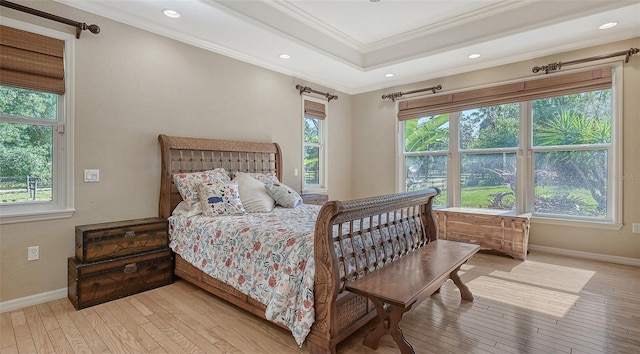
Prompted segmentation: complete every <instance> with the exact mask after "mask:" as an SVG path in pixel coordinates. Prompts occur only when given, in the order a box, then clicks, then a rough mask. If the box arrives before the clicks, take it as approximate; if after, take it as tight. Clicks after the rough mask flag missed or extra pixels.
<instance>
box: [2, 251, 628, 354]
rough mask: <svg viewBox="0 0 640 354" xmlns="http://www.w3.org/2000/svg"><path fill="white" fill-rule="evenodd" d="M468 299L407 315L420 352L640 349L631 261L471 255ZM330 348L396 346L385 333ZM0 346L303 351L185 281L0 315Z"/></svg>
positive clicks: (455, 297) (430, 304) (451, 289)
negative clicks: (93, 301) (91, 302)
mask: <svg viewBox="0 0 640 354" xmlns="http://www.w3.org/2000/svg"><path fill="white" fill-rule="evenodd" d="M463 272H464V274H462V279H463V280H464V281H465V282H466V284H467V285H468V286H469V288H470V289H471V291H472V292H473V293H474V295H475V298H476V299H475V301H474V302H473V303H469V302H462V303H461V301H460V300H459V293H458V290H457V288H456V287H455V286H454V285H453V283H452V282H450V281H449V282H447V283H446V284H445V286H444V287H443V289H442V291H441V293H440V294H438V295H435V296H433V297H432V298H431V299H430V300H426V301H424V302H423V303H422V304H420V305H419V306H418V307H416V308H415V309H413V310H412V311H411V312H409V313H407V314H406V315H405V317H404V319H403V322H402V329H403V331H404V333H405V336H406V337H407V339H408V340H409V341H410V342H411V343H412V345H413V347H414V348H415V350H416V352H417V353H420V354H422V353H438V354H439V353H594V354H596V353H597V354H601V353H616V354H618V353H629V354H638V353H640V268H636V267H631V266H623V265H615V264H609V263H601V262H594V261H587V260H581V259H575V258H568V257H560V256H555V255H547V254H542V253H532V254H530V255H529V257H528V259H527V261H524V262H521V261H516V260H513V259H511V258H509V257H504V256H499V255H492V254H484V253H479V254H477V255H476V256H474V257H473V258H472V259H471V261H470V262H469V263H468V264H466V265H464V266H463ZM374 324H375V320H373V321H372V322H371V323H369V324H368V326H366V327H365V328H363V329H361V330H360V331H358V332H356V333H355V334H354V335H352V336H351V337H350V338H348V339H347V340H346V341H345V342H343V343H342V344H340V345H339V346H338V353H379V354H390V353H398V352H399V351H398V349H397V347H396V345H395V343H394V342H393V341H392V339H391V337H389V336H388V335H387V336H385V337H383V339H382V341H381V343H380V347H379V348H378V350H377V351H373V350H370V349H368V348H366V347H364V346H362V345H361V342H362V338H363V337H364V335H365V333H366V332H367V330H369V329H371V328H373V326H374ZM0 353H3V354H4V353H269V354H271V353H277V354H280V353H306V346H303V347H302V348H298V347H297V345H296V344H295V341H294V340H293V337H292V336H291V335H290V334H289V333H288V332H287V331H285V330H283V329H281V328H279V327H277V326H274V325H272V324H271V323H269V322H267V321H264V320H261V319H258V318H256V317H255V316H253V315H250V314H248V313H247V312H245V311H243V310H241V309H238V308H236V307H234V306H232V305H229V304H228V303H226V302H224V301H221V300H219V299H218V298H216V297H213V296H211V295H208V294H206V293H204V292H202V291H200V290H198V289H196V288H194V287H192V286H191V285H189V284H188V283H186V282H184V281H178V282H176V283H174V284H171V285H168V286H165V287H162V288H158V289H154V290H151V291H147V292H144V293H141V294H137V295H133V296H129V297H126V298H123V299H119V300H115V301H111V302H108V303H105V304H102V305H97V306H93V307H90V308H87V309H84V310H81V311H75V310H74V309H73V307H72V305H71V303H70V302H69V301H68V300H67V299H61V300H56V301H52V302H49V303H45V304H41V305H37V306H31V307H27V308H23V309H19V310H15V311H11V312H6V313H2V314H1V322H0Z"/></svg>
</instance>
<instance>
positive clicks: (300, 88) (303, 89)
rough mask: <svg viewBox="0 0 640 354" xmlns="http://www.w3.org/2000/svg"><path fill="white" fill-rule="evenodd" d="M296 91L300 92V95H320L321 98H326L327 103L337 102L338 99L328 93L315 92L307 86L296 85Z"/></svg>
mask: <svg viewBox="0 0 640 354" xmlns="http://www.w3.org/2000/svg"><path fill="white" fill-rule="evenodd" d="M296 89H297V90H298V91H300V94H301V95H302V94H303V93H315V94H318V95H322V96H324V97H326V98H327V101H331V100H337V99H338V96H336V95H332V94H330V93H328V92H320V91H316V90H314V89H312V88H311V87H309V86H302V85H296Z"/></svg>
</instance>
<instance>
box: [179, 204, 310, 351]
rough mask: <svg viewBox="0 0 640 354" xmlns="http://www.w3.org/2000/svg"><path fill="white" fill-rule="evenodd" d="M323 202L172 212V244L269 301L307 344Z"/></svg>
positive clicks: (270, 310) (273, 316) (273, 312)
mask: <svg viewBox="0 0 640 354" xmlns="http://www.w3.org/2000/svg"><path fill="white" fill-rule="evenodd" d="M319 210H320V207H319V206H317V205H308V204H302V205H299V206H298V207H296V208H293V209H287V208H281V207H276V208H275V209H274V210H273V211H272V212H270V213H248V214H244V215H241V216H215V217H208V216H204V215H196V216H192V217H188V218H187V217H184V216H177V215H174V216H171V217H170V218H169V234H170V236H169V238H170V244H169V246H170V247H171V249H172V250H173V251H174V252H175V253H177V254H179V255H180V256H181V257H182V258H184V260H186V261H187V262H189V263H191V264H193V265H194V266H196V267H197V268H199V269H201V270H203V271H204V272H205V273H207V274H209V275H210V276H212V277H214V278H216V279H219V280H221V281H224V282H226V283H227V284H229V285H231V286H233V287H234V288H236V289H238V290H239V291H241V292H243V293H244V294H247V295H249V296H251V297H253V298H254V299H256V300H258V301H260V302H261V303H263V304H265V305H266V307H267V308H266V313H265V316H266V318H267V319H269V320H271V321H273V322H276V323H280V324H284V325H286V326H287V327H288V328H289V329H290V330H291V333H292V334H293V336H294V338H295V340H296V342H297V343H298V345H302V343H303V342H304V339H305V338H306V336H307V334H308V333H309V331H310V329H311V325H312V324H313V321H314V318H315V312H314V299H313V284H314V274H315V267H314V258H313V257H314V255H313V241H314V239H313V237H314V228H315V222H316V219H317V216H318V211H319Z"/></svg>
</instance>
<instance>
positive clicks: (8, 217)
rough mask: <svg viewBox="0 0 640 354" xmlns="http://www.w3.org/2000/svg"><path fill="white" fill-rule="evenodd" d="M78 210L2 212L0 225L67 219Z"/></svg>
mask: <svg viewBox="0 0 640 354" xmlns="http://www.w3.org/2000/svg"><path fill="white" fill-rule="evenodd" d="M75 212H76V210H75V209H62V210H52V211H42V212H34V213H20V214H4V213H3V214H2V215H0V225H3V224H15V223H21V222H32V221H44V220H54V219H66V218H70V217H72V216H73V214H74V213H75Z"/></svg>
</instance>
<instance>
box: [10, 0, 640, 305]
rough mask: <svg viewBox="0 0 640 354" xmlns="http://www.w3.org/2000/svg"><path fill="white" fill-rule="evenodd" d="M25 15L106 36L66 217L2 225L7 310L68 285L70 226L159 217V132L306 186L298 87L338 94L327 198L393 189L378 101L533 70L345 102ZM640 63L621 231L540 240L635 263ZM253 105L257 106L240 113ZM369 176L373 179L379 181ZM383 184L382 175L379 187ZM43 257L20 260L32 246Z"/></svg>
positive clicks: (115, 26)
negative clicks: (276, 163) (91, 174)
mask: <svg viewBox="0 0 640 354" xmlns="http://www.w3.org/2000/svg"><path fill="white" fill-rule="evenodd" d="M20 3H21V4H24V5H26V6H29V7H33V8H36V9H39V10H44V11H48V12H53V13H56V14H58V15H61V16H68V17H70V18H73V19H79V20H82V21H84V22H87V23H96V24H98V25H100V27H101V29H102V32H101V33H100V34H99V35H93V34H90V33H84V34H83V35H82V38H81V39H80V40H78V41H77V42H76V58H75V59H76V72H75V74H76V78H75V88H76V95H75V176H74V177H75V180H76V183H75V193H76V198H75V202H76V205H75V206H76V209H77V212H76V213H75V215H74V216H73V217H72V218H69V219H62V220H55V221H42V222H30V223H16V224H9V225H0V302H4V301H8V300H12V299H17V298H21V297H25V296H29V295H36V294H40V293H43V292H47V291H52V290H57V289H61V288H65V287H66V285H67V263H66V260H67V257H70V256H72V255H73V254H74V227H75V226H76V225H83V224H88V223H95V222H108V221H116V220H126V219H133V218H138V217H147V216H155V215H157V204H158V189H159V172H160V156H159V147H158V142H157V136H158V134H159V133H167V134H173V135H185V136H202V137H215V138H223V139H244V140H258V141H276V142H278V143H280V145H281V147H282V151H283V155H284V166H285V170H284V177H283V182H284V183H286V184H288V185H290V186H292V187H294V188H295V189H298V190H299V188H300V180H299V178H296V177H294V176H293V169H294V168H298V169H301V168H302V166H301V158H302V157H301V150H302V147H301V137H300V132H301V129H302V127H301V118H300V117H301V101H300V96H299V95H298V92H297V90H295V84H296V83H301V84H309V85H311V86H313V87H314V88H315V89H318V90H322V91H325V90H327V91H330V92H332V93H335V94H338V95H339V96H340V98H339V100H337V101H331V103H330V104H329V114H330V117H329V146H328V152H329V175H330V176H329V188H330V198H331V199H347V198H352V197H363V196H370V195H376V194H386V193H393V192H395V178H396V177H395V172H394V171H395V168H394V166H395V158H396V157H395V156H396V152H395V145H394V144H395V129H396V122H395V118H394V116H395V107H394V105H393V104H392V103H389V102H387V101H382V100H381V99H380V95H381V94H382V93H387V92H391V91H397V90H406V89H411V88H421V87H425V86H431V85H432V84H434V83H440V84H442V85H443V86H444V87H445V90H452V89H456V88H463V87H470V86H474V85H481V84H486V83H490V82H497V81H502V80H508V79H511V78H514V77H522V76H526V75H528V74H527V73H528V72H529V71H530V69H531V66H533V65H540V64H541V63H547V62H551V61H556V60H558V59H557V58H556V57H554V58H542V59H537V60H534V61H530V62H525V63H517V64H513V65H507V66H504V67H500V68H496V69H490V70H483V71H479V72H475V73H470V74H465V75H458V76H452V77H448V78H443V79H440V80H432V81H429V82H422V83H418V84H415V85H411V86H410V87H409V86H405V87H398V88H390V89H388V90H381V91H379V92H371V93H366V94H361V95H355V96H349V95H346V94H344V93H341V92H336V91H334V90H332V89H330V88H325V87H322V86H319V85H315V84H313V83H307V82H304V81H302V80H297V79H295V78H293V77H290V76H286V75H282V74H278V73H275V72H272V71H269V70H265V69H262V68H258V67H256V66H252V65H249V64H245V63H242V62H240V61H236V60H233V59H230V58H227V57H224V56H221V55H217V54H214V53H210V52H207V51H204V50H201V49H198V48H195V47H191V46H189V45H185V44H182V43H179V42H176V41H173V40H170V39H166V38H163V37H160V36H157V35H154V34H151V33H148V32H145V31H141V30H138V29H136V28H133V27H130V26H126V25H123V24H120V23H117V22H113V21H110V20H108V19H105V18H101V17H97V16H94V15H91V14H87V13H84V12H82V11H79V10H76V9H72V8H69V7H67V6H64V5H61V4H58V3H55V2H51V1H47V2H43V1H20ZM2 11H3V12H2V13H3V15H4V16H8V17H13V18H18V19H21V20H24V21H26V22H34V23H38V24H41V25H43V26H46V27H50V28H55V29H58V30H62V31H67V32H70V31H72V30H73V29H70V28H69V27H67V26H64V25H59V24H56V23H52V22H50V21H45V20H39V19H37V18H35V19H34V17H32V16H27V15H24V14H20V13H17V12H15V11H13V10H8V9H4V8H3V10H2ZM631 46H633V47H638V46H640V43H639V40H638V39H636V40H634V41H627V42H624V43H618V44H615V45H611V46H603V47H600V48H593V49H589V50H584V51H579V52H576V53H568V54H567V55H566V56H559V57H561V58H562V60H570V59H572V58H578V57H584V56H590V55H600V54H602V53H608V52H611V51H619V50H621V48H622V49H626V48H629V47H631ZM639 86H640V58H633V59H632V60H631V62H630V63H629V64H627V65H625V96H624V99H625V106H624V115H625V118H624V124H625V133H624V137H625V142H624V148H625V156H624V163H625V166H624V167H625V170H624V173H625V177H626V178H624V179H621V182H623V183H624V188H625V201H624V207H625V208H624V220H625V226H624V228H623V229H622V230H620V231H615V232H614V231H603V230H589V229H582V228H578V229H570V228H563V227H551V226H546V225H534V228H533V229H532V240H531V242H532V243H534V244H537V245H544V246H551V247H560V248H567V249H574V250H580V251H586V252H594V253H605V254H610V255H618V256H624V257H633V258H640V244H639V241H638V239H639V235H637V234H631V231H630V225H629V224H628V223H630V222H632V221H635V222H640V212H639V210H640V188H639V184H640V159H638V153H637V151H640V139H637V138H635V137H634V136H633V134H634V132H637V131H640V117H639V114H638V112H640V100H638V95H639V93H640V87H639ZM245 102H251V104H246V103H245ZM94 168H97V169H100V172H101V181H100V182H99V183H84V182H82V170H83V169H94ZM372 171H373V173H372ZM372 176H375V178H372ZM34 245H39V246H40V257H41V258H40V260H38V261H34V262H27V261H26V258H27V257H26V253H27V247H28V246H34Z"/></svg>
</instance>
